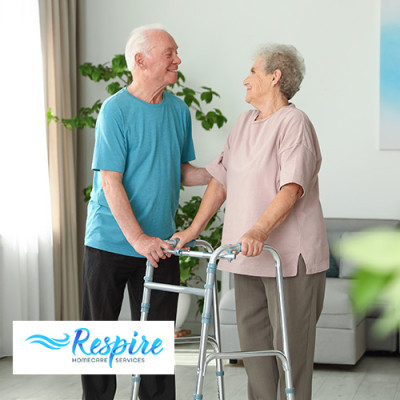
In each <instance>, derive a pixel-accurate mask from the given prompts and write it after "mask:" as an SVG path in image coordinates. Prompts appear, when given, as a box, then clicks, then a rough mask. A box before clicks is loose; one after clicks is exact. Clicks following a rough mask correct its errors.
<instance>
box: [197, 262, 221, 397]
mask: <svg viewBox="0 0 400 400" xmlns="http://www.w3.org/2000/svg"><path fill="white" fill-rule="evenodd" d="M216 270H217V265H216V263H211V262H210V263H208V267H207V278H206V284H205V285H204V289H205V295H204V307H203V314H202V318H201V335H200V348H199V361H198V365H197V383H196V392H195V394H194V395H193V399H194V400H202V399H203V394H202V392H203V383H204V375H203V371H204V370H205V368H204V366H205V363H206V350H207V341H208V330H209V325H210V319H211V305H212V303H213V297H212V296H213V290H214V281H215V274H216Z"/></svg>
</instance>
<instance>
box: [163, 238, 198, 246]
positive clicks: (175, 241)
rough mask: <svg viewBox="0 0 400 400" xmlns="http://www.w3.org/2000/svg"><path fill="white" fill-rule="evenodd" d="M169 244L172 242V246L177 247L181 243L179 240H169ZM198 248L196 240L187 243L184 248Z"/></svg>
mask: <svg viewBox="0 0 400 400" xmlns="http://www.w3.org/2000/svg"><path fill="white" fill-rule="evenodd" d="M167 242H171V243H170V244H172V246H174V247H176V245H177V244H178V242H179V238H174V239H171V240H167ZM196 246H197V242H196V240H191V241H190V242H188V243H186V244H185V245H184V246H183V247H196Z"/></svg>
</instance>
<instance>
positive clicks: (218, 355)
mask: <svg viewBox="0 0 400 400" xmlns="http://www.w3.org/2000/svg"><path fill="white" fill-rule="evenodd" d="M168 242H169V243H170V244H171V245H172V246H174V247H175V246H176V244H177V242H178V241H177V240H176V239H174V240H172V241H168ZM196 246H199V247H203V248H205V249H206V251H194V250H182V249H171V250H167V251H166V252H167V253H170V254H173V255H175V256H178V257H181V256H189V257H196V258H208V259H209V262H208V266H207V274H206V283H205V285H204V289H201V288H191V287H186V286H178V285H169V284H163V283H156V282H153V272H154V267H153V266H152V265H151V264H150V263H149V262H147V264H146V275H145V277H144V290H143V299H142V306H141V316H140V320H141V321H146V320H147V316H148V312H149V309H150V296H151V291H152V290H162V291H167V292H174V293H188V294H192V295H197V296H201V297H204V307H203V314H202V318H201V334H200V336H197V337H182V338H176V339H175V341H176V343H177V344H178V343H199V358H198V366H197V379H196V391H195V393H194V395H193V399H194V400H202V399H203V394H202V391H203V382H204V377H205V374H206V369H207V366H208V364H209V363H210V362H211V361H212V360H216V377H217V392H218V397H217V398H218V400H225V393H224V380H223V377H224V371H223V367H222V359H238V360H242V359H243V358H248V357H265V356H275V357H277V358H279V359H280V361H281V362H282V367H283V370H284V373H285V383H286V389H285V391H286V399H287V400H294V388H293V383H292V372H291V367H290V357H289V343H288V337H287V325H286V312H285V299H284V294H283V278H282V267H281V260H280V257H279V254H278V252H277V251H276V250H275V249H274V248H272V247H270V246H267V245H265V246H264V248H263V250H264V251H269V252H270V253H271V254H272V256H273V258H274V261H275V268H276V284H277V289H278V296H279V302H278V303H279V312H280V323H281V328H282V345H283V351H278V350H263V351H246V352H244V351H237V352H221V338H220V325H219V312H218V297H217V288H216V285H215V274H216V271H217V262H218V260H221V259H225V260H228V261H229V262H230V261H232V260H235V259H236V254H237V253H240V251H241V244H240V243H238V244H233V245H232V244H228V245H223V246H220V247H219V248H218V249H216V250H215V251H214V250H213V248H212V246H211V245H210V244H209V243H208V242H206V241H204V240H194V241H192V242H189V243H187V244H185V246H184V247H189V248H193V247H196ZM211 308H212V310H213V322H214V330H215V336H210V335H209V324H210V320H211ZM207 344H210V345H211V346H212V347H213V352H212V353H210V354H209V355H208V356H206V352H207ZM139 385H140V375H134V376H133V377H132V400H137V399H138V395H139Z"/></svg>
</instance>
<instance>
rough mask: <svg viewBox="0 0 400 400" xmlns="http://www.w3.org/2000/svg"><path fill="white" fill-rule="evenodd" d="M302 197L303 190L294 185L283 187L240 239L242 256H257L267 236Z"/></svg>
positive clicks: (289, 184)
mask: <svg viewBox="0 0 400 400" xmlns="http://www.w3.org/2000/svg"><path fill="white" fill-rule="evenodd" d="M302 195H303V188H302V187H301V186H300V185H298V184H296V183H288V184H287V185H285V186H283V187H282V188H281V190H280V191H279V192H278V193H277V195H276V196H275V198H274V199H273V200H272V202H271V204H270V205H269V206H268V207H267V209H266V210H265V212H264V214H263V215H262V216H261V218H260V219H259V220H258V221H257V223H256V224H255V225H253V227H252V228H251V229H249V230H248V231H247V232H246V233H245V234H244V235H243V236H242V237H241V238H240V240H239V242H240V243H241V244H242V248H241V251H242V254H243V255H245V256H247V257H254V256H258V255H259V254H260V253H261V252H262V250H263V246H264V242H265V241H266V240H267V238H268V236H269V235H270V234H271V232H272V231H273V230H274V229H276V228H277V227H278V226H279V225H280V224H281V223H282V222H283V221H284V220H285V219H286V218H287V216H288V215H289V213H290V211H291V210H292V208H293V206H294V205H295V203H296V201H297V200H298V199H299V198H300V197H301V196H302Z"/></svg>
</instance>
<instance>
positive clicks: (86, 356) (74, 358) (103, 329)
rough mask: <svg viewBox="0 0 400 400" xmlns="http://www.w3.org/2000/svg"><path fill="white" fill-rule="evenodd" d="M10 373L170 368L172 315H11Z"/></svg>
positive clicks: (169, 371) (154, 371)
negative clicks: (163, 317)
mask: <svg viewBox="0 0 400 400" xmlns="http://www.w3.org/2000/svg"><path fill="white" fill-rule="evenodd" d="M13 365H14V374H82V373H83V374H137V373H139V374H150V373H151V374H173V373H174V323H173V322H172V321H146V322H139V321H133V322H126V321H124V322H120V321H119V322H116V321H107V322H103V321H102V322H100V321H90V322H87V321H85V322H82V321H57V322H54V321H52V322H50V321H40V322H38V321H29V322H25V321H14V363H13Z"/></svg>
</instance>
